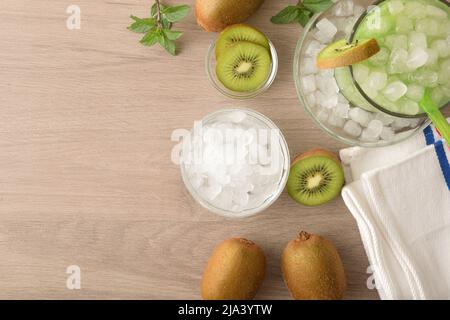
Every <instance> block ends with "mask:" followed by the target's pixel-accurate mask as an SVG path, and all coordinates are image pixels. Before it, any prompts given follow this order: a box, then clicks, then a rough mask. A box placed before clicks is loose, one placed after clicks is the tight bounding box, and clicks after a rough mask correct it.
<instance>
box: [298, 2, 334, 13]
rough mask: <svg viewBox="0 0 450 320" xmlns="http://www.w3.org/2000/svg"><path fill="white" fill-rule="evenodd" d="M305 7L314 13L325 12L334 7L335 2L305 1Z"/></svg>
mask: <svg viewBox="0 0 450 320" xmlns="http://www.w3.org/2000/svg"><path fill="white" fill-rule="evenodd" d="M302 4H303V6H304V7H305V8H306V9H308V10H310V11H312V12H314V13H317V12H323V11H325V10H327V9H328V8H330V7H331V6H332V5H333V1H331V0H303V2H302Z"/></svg>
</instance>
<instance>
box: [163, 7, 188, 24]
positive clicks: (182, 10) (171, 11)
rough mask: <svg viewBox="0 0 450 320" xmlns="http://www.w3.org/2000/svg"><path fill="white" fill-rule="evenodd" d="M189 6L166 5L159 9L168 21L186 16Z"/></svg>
mask: <svg viewBox="0 0 450 320" xmlns="http://www.w3.org/2000/svg"><path fill="white" fill-rule="evenodd" d="M190 10H191V8H190V7H189V6H187V5H181V6H175V7H168V8H165V9H164V10H161V12H162V14H163V16H164V17H165V18H166V19H167V20H169V22H177V21H180V20H181V19H183V18H184V17H186V16H187V15H188V13H189V11H190Z"/></svg>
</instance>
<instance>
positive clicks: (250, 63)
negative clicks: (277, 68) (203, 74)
mask: <svg viewBox="0 0 450 320" xmlns="http://www.w3.org/2000/svg"><path fill="white" fill-rule="evenodd" d="M271 66H272V61H271V57H270V54H269V51H268V50H267V49H266V48H264V47H263V46H260V45H258V44H254V43H252V42H247V41H240V42H237V43H236V44H234V45H232V46H230V47H229V48H228V49H227V50H226V52H225V54H223V55H221V56H220V57H219V59H218V60H217V63H216V75H217V78H218V79H219V81H220V82H221V83H222V84H223V85H224V86H225V87H227V88H228V89H230V90H232V91H236V92H249V91H254V90H256V89H258V88H259V87H261V86H262V85H263V84H264V83H265V82H266V80H267V78H268V77H269V74H270V71H271Z"/></svg>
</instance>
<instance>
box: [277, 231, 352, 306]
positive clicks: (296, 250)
mask: <svg viewBox="0 0 450 320" xmlns="http://www.w3.org/2000/svg"><path fill="white" fill-rule="evenodd" d="M281 270H282V273H283V277H284V281H285V283H286V286H287V287H288V289H289V292H290V293H291V295H292V297H293V298H294V299H296V300H341V299H343V297H344V294H345V290H346V287H347V284H346V277H345V271H344V266H343V265H342V261H341V258H340V256H339V253H338V252H337V250H336V248H335V247H334V245H333V244H332V243H331V242H330V241H329V240H328V239H326V238H324V237H321V236H319V235H313V234H309V233H307V232H304V231H302V232H300V234H299V236H298V237H297V238H296V239H294V240H292V241H290V242H289V243H288V244H287V246H286V247H285V249H284V251H283V254H282V258H281Z"/></svg>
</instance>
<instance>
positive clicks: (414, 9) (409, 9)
mask: <svg viewBox="0 0 450 320" xmlns="http://www.w3.org/2000/svg"><path fill="white" fill-rule="evenodd" d="M404 12H405V14H406V15H407V16H408V17H409V18H411V19H418V18H423V17H425V15H426V11H425V5H423V4H422V3H421V2H418V1H406V3H405V8H404Z"/></svg>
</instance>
